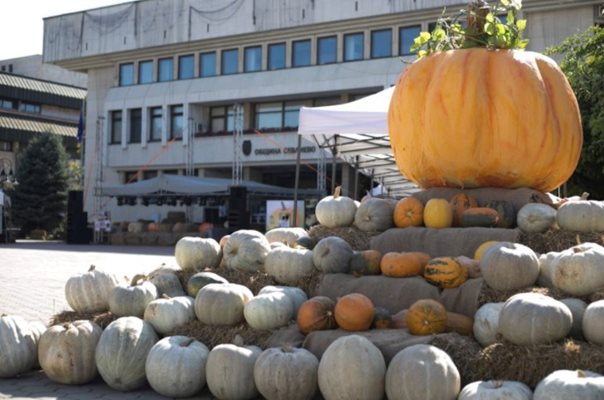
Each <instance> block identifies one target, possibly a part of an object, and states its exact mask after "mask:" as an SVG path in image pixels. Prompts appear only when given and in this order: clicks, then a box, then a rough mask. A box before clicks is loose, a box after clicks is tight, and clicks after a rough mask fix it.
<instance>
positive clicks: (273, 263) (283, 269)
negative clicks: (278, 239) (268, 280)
mask: <svg viewBox="0 0 604 400" xmlns="http://www.w3.org/2000/svg"><path fill="white" fill-rule="evenodd" d="M312 256H313V253H312V251H311V250H308V249H304V248H291V247H288V246H281V247H277V248H275V249H272V250H271V251H270V252H269V253H268V255H267V256H266V259H265V260H264V269H265V271H266V273H267V274H268V275H269V276H272V277H273V278H275V280H276V281H277V282H279V283H284V284H288V285H293V284H296V283H297V282H298V281H300V280H301V279H304V278H306V277H307V276H309V275H311V274H312V273H313V272H314V271H315V265H314V263H313V259H312Z"/></svg>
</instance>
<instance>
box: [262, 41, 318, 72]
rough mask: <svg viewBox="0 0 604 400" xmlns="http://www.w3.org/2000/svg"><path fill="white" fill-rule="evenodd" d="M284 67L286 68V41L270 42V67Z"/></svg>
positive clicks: (271, 68)
mask: <svg viewBox="0 0 604 400" xmlns="http://www.w3.org/2000/svg"><path fill="white" fill-rule="evenodd" d="M309 54H310V53H309ZM282 68H285V43H275V44H269V45H268V69H269V70H275V69H282Z"/></svg>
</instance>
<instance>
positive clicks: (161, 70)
mask: <svg viewBox="0 0 604 400" xmlns="http://www.w3.org/2000/svg"><path fill="white" fill-rule="evenodd" d="M420 30H421V27H420V25H414V26H407V27H402V28H399V30H398V35H399V38H398V39H399V49H398V55H409V54H411V53H410V50H409V48H410V47H411V45H412V44H413V39H414V38H415V37H417V36H418V35H419V33H420ZM369 44H370V46H371V47H370V52H369V56H370V57H371V58H384V57H392V29H379V30H373V31H371V32H370V42H369ZM287 45H288V43H286V42H281V43H272V44H269V45H268V46H266V53H267V54H266V69H267V70H269V71H272V70H279V69H284V68H286V50H287V49H286V46H287ZM290 45H291V62H290V65H291V66H292V67H304V66H309V65H311V39H302V40H294V41H292V42H291V43H290ZM342 46H343V49H342V52H343V53H342V59H343V60H344V61H356V60H363V59H364V58H365V32H355V33H348V34H345V35H344V37H343V42H342ZM240 50H241V49H239V48H231V49H224V50H219V51H209V52H203V53H200V54H198V55H197V57H198V60H199V63H198V64H199V65H198V68H197V71H196V66H195V57H196V55H195V54H185V55H181V56H178V57H176V68H177V70H176V79H192V78H196V77H202V78H203V77H210V76H216V75H218V74H220V75H231V74H237V73H239V72H256V71H261V70H262V61H263V54H262V52H263V48H262V46H248V47H244V48H243V49H242V50H243V66H242V68H243V71H240V69H239V52H240ZM337 55H338V40H337V37H336V36H335V35H330V36H324V37H319V38H318V39H317V41H316V64H318V65H323V64H331V63H335V62H337V58H338V57H337ZM218 61H220V63H218ZM174 62H175V58H174V57H166V58H160V59H158V60H157V62H154V61H153V60H143V61H139V62H138V63H137V65H136V67H137V71H136V72H137V74H136V77H135V63H133V62H131V63H123V64H120V69H119V85H120V86H129V85H133V84H135V83H138V84H144V83H152V82H165V81H171V80H173V79H175V74H174V72H175V71H174V67H175V65H174ZM154 67H155V69H156V70H155V72H154Z"/></svg>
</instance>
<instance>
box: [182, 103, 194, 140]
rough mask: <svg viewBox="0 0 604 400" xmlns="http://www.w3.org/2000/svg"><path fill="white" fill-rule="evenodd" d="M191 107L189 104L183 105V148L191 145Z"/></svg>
mask: <svg viewBox="0 0 604 400" xmlns="http://www.w3.org/2000/svg"><path fill="white" fill-rule="evenodd" d="M189 109H190V105H189V104H186V103H185V104H183V105H182V120H183V121H182V123H183V128H182V130H183V132H182V145H183V146H187V145H188V144H189V135H191V132H190V131H191V129H192V128H193V127H192V126H191V124H192V121H189V115H191V113H190V110H189Z"/></svg>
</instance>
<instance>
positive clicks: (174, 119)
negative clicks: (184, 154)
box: [170, 104, 184, 139]
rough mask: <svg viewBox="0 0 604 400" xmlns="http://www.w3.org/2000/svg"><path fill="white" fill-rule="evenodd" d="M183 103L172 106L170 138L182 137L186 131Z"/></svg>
mask: <svg viewBox="0 0 604 400" xmlns="http://www.w3.org/2000/svg"><path fill="white" fill-rule="evenodd" d="M182 110H183V107H182V104H180V105H177V106H171V107H170V139H174V138H178V139H182V133H183V131H184V120H183V112H182Z"/></svg>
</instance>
